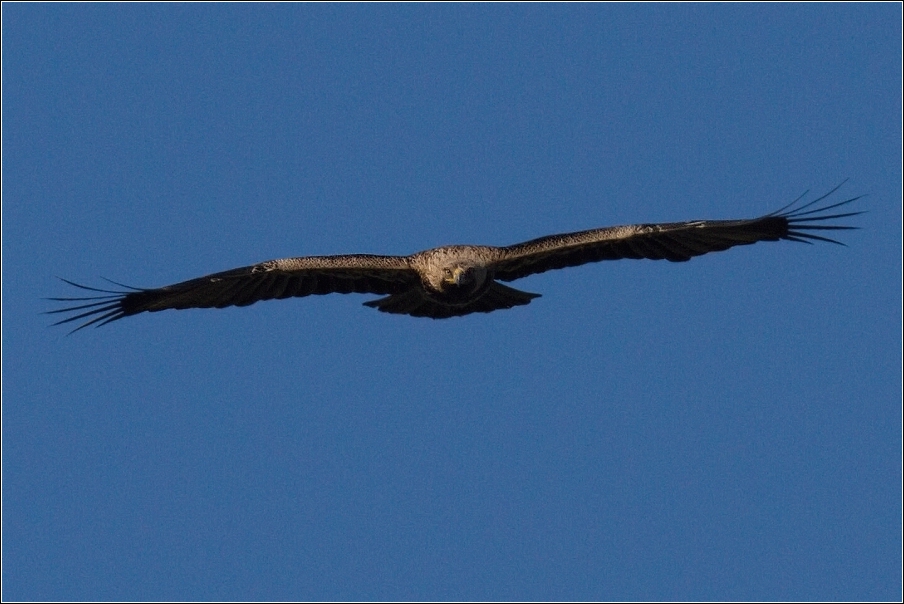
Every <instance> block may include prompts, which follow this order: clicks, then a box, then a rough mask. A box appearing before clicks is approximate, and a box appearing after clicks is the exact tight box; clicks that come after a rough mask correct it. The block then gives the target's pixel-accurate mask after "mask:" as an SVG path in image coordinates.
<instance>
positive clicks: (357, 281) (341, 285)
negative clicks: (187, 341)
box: [48, 254, 420, 331]
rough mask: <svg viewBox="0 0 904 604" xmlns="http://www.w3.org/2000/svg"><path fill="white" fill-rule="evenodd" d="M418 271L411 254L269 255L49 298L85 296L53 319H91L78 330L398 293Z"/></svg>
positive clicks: (85, 287)
mask: <svg viewBox="0 0 904 604" xmlns="http://www.w3.org/2000/svg"><path fill="white" fill-rule="evenodd" d="M419 280H420V279H419V277H418V274H417V272H416V271H415V270H414V269H412V268H411V263H410V261H409V259H408V257H407V256H373V255H369V254H357V255H347V256H307V257H302V258H284V259H281V260H269V261H267V262H261V263H260V264H255V265H252V266H244V267H241V268H236V269H232V270H229V271H224V272H222V273H215V274H212V275H207V276H206V277H199V278H197V279H191V280H189V281H183V282H182V283H176V284H173V285H167V286H164V287H158V288H156V289H138V288H132V287H128V286H123V287H128V289H131V290H133V291H129V292H126V291H109V290H103V289H97V288H93V287H87V286H85V285H79V284H78V283H73V282H72V281H68V280H66V279H63V281H66V283H69V284H70V285H74V286H75V287H79V288H81V289H85V290H90V291H94V292H100V293H103V294H107V295H103V296H90V297H84V298H50V299H51V300H55V301H58V302H84V304H79V305H76V306H68V307H66V308H61V309H59V310H52V311H49V313H48V314H54V313H73V312H78V311H84V312H81V313H79V314H76V315H75V316H71V317H68V318H66V319H63V320H62V321H59V322H57V323H54V325H59V324H61V323H69V322H70V321H76V320H78V319H83V318H85V319H88V320H87V322H85V323H84V324H82V325H79V326H78V327H77V328H76V329H74V330H73V331H78V330H79V329H82V328H84V327H87V326H89V325H93V324H95V323H96V324H97V325H98V327H99V326H100V325H104V324H106V323H109V322H110V321H116V320H117V319H121V318H123V317H127V316H130V315H134V314H138V313H140V312H145V311H150V312H156V311H160V310H166V309H170V308H175V309H185V308H225V307H227V306H248V305H249V304H254V303H255V302H259V301H261V300H274V299H283V298H291V297H296V298H300V297H304V296H310V295H319V294H330V293H340V294H348V293H352V292H355V293H370V294H395V293H399V292H402V291H405V290H406V289H408V288H410V287H411V286H412V285H415V284H417V283H419Z"/></svg>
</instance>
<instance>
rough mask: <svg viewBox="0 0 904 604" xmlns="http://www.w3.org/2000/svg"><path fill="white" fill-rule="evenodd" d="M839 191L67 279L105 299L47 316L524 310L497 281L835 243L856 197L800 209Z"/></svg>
mask: <svg viewBox="0 0 904 604" xmlns="http://www.w3.org/2000/svg"><path fill="white" fill-rule="evenodd" d="M842 184H843V183H842ZM840 186H841V185H839V187H840ZM837 189H838V187H835V188H834V189H832V190H831V191H829V192H828V193H826V194H825V195H823V196H822V197H819V198H818V199H816V200H814V201H811V202H810V203H807V204H805V205H803V206H800V207H798V208H797V209H794V210H790V211H786V210H788V208H790V207H791V206H793V205H794V204H796V203H797V201H795V202H794V203H792V204H791V205H789V206H786V207H785V208H782V209H781V210H779V211H777V212H773V213H772V214H767V215H766V216H762V217H760V218H752V219H746V220H696V221H691V222H673V223H663V224H638V225H629V226H616V227H608V228H602V229H594V230H590V231H581V232H577V233H565V234H561V235H550V236H548V237H541V238H539V239H533V240H531V241H526V242H524V243H518V244H515V245H511V246H508V247H492V246H485V245H450V246H445V247H439V248H435V249H431V250H425V251H423V252H418V253H416V254H412V255H411V256H373V255H363V254H361V255H350V256H307V257H302V258H285V259H282V260H269V261H267V262H262V263H260V264H255V265H253V266H247V267H243V268H237V269H233V270H230V271H225V272H222V273H215V274H213V275H207V276H206V277H200V278H198V279H192V280H190V281H184V282H182V283H176V284H174V285H167V286H165V287H160V288H157V289H137V288H129V289H130V290H133V291H129V292H123V291H118V292H117V291H108V290H101V289H95V288H93V287H86V286H84V285H79V284H77V283H73V282H71V281H67V280H65V279H64V281H66V282H67V283H69V284H71V285H74V286H76V287H79V288H81V289H86V290H90V291H95V292H101V293H104V294H108V295H104V296H91V297H86V298H51V299H52V300H57V301H61V302H84V304H79V305H77V306H69V307H67V308H62V309H59V310H53V311H50V312H51V313H71V312H78V311H83V312H80V313H78V314H76V315H75V316H71V317H68V318H66V319H63V320H62V321H59V322H58V323H55V325H58V324H60V323H68V322H70V321H76V320H78V319H83V318H86V319H88V320H87V321H86V322H85V323H84V324H82V325H80V326H79V327H77V328H76V329H75V330H74V331H78V330H79V329H82V328H83V327H87V326H88V325H93V324H97V325H98V326H100V325H104V324H105V323H109V322H110V321H115V320H117V319H121V318H123V317H127V316H130V315H134V314H138V313H141V312H145V311H150V312H156V311H159V310H166V309H169V308H175V309H185V308H224V307H226V306H248V305H249V304H254V303H255V302H258V301H260V300H272V299H282V298H291V297H304V296H309V295H319V294H330V293H342V294H348V293H353V292H354V293H369V294H383V295H386V294H389V295H388V296H387V297H385V298H380V299H377V300H372V301H370V302H365V305H367V306H370V307H373V308H376V309H378V310H381V311H383V312H388V313H396V314H406V315H412V316H415V317H431V318H434V319H444V318H447V317H454V316H460V315H467V314H470V313H473V312H491V311H493V310H499V309H503V308H511V307H513V306H520V305H523V304H528V303H530V301H531V300H532V299H534V298H536V297H538V296H539V294H532V293H528V292H523V291H519V290H517V289H513V288H511V287H508V286H505V285H503V284H502V283H499V281H513V280H515V279H520V278H521V277H526V276H527V275H533V274H536V273H542V272H545V271H548V270H552V269H559V268H565V267H568V266H577V265H580V264H586V263H588V262H599V261H601V260H617V259H620V258H649V259H653V260H662V259H665V260H671V261H672V262H683V261H685V260H689V259H691V258H692V257H694V256H699V255H702V254H706V253H708V252H715V251H721V250H726V249H728V248H730V247H733V246H736V245H748V244H751V243H756V242H757V241H779V240H782V239H786V240H789V241H801V242H805V243H810V242H811V241H813V240H817V241H828V242H832V243H839V242H837V241H835V240H833V239H829V238H827V237H822V236H820V235H816V234H814V233H812V232H811V231H819V230H845V229H852V228H856V227H849V226H839V225H826V224H814V223H819V222H820V221H824V220H831V219H838V218H846V217H849V216H854V215H856V214H860V212H845V213H841V214H826V212H827V211H828V210H831V209H833V208H837V207H839V206H843V205H845V204H849V203H851V202H853V201H856V200H857V199H859V197H854V198H851V199H847V200H845V201H841V202H838V203H834V204H831V205H828V206H823V207H820V208H817V209H813V210H808V211H804V210H805V208H808V207H810V206H812V205H813V204H815V203H818V202H820V201H822V200H824V199H826V198H827V197H828V196H829V195H831V194H832V193H834V192H835V191H836V190H837ZM798 201H799V200H798Z"/></svg>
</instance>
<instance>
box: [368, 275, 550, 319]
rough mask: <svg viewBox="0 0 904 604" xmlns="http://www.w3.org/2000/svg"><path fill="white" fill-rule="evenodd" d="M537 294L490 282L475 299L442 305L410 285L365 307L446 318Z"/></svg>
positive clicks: (509, 304)
mask: <svg viewBox="0 0 904 604" xmlns="http://www.w3.org/2000/svg"><path fill="white" fill-rule="evenodd" d="M539 297H540V294H532V293H530V292H523V291H521V290H518V289H515V288H513V287H508V286H506V285H502V284H501V283H497V282H496V281H493V283H491V284H490V287H489V288H488V289H487V291H486V292H485V293H484V294H483V295H482V296H480V297H479V298H477V299H476V300H474V301H472V302H469V303H467V304H464V305H460V306H453V305H450V304H442V303H441V302H437V301H435V300H431V299H430V298H428V297H427V295H426V294H425V293H424V290H422V289H420V288H412V289H409V290H407V291H404V292H402V293H400V294H393V295H391V296H387V297H385V298H380V299H378V300H371V301H370V302H365V303H364V306H370V307H371V308H376V309H377V310H379V311H381V312H388V313H392V314H397V315H411V316H412V317H430V318H431V319H448V318H449V317H460V316H463V315H469V314H471V313H474V312H493V311H494V310H502V309H505V308H512V307H513V306H523V305H525V304H530V301H531V300H533V299H534V298H539Z"/></svg>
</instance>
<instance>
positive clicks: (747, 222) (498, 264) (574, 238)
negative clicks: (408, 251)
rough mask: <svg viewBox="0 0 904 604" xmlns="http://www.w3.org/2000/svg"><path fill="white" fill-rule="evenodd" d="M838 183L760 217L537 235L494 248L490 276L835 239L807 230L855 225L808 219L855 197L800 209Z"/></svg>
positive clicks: (823, 217)
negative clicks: (802, 201)
mask: <svg viewBox="0 0 904 604" xmlns="http://www.w3.org/2000/svg"><path fill="white" fill-rule="evenodd" d="M842 184H844V183H842ZM840 186H841V185H838V187H840ZM838 187H835V188H834V189H832V190H831V191H829V192H828V193H826V194H825V195H823V196H822V197H819V198H818V199H815V200H813V201H811V202H809V203H807V204H805V205H803V206H800V207H798V208H796V209H793V210H790V211H786V210H788V208H790V207H791V206H793V205H794V204H795V203H797V201H795V202H794V203H792V204H790V205H789V206H786V207H785V208H782V209H781V210H778V211H776V212H773V213H772V214H767V215H766V216H761V217H760V218H751V219H744V220H694V221H690V222H670V223H661V224H636V225H626V226H615V227H608V228H602V229H593V230H590V231H580V232H577V233H564V234H561V235H550V236H548V237H540V238H539V239H533V240H531V241H526V242H524V243H518V244H516V245H512V246H509V247H504V248H500V252H499V256H498V260H496V261H495V262H493V263H492V265H491V267H492V269H493V270H494V274H495V278H496V279H499V280H501V281H512V280H513V279H520V278H521V277H525V276H527V275H533V274H536V273H542V272H545V271H548V270H553V269H559V268H565V267H568V266H578V265H581V264H586V263H588V262H600V261H602V260H619V259H622V258H648V259H651V260H663V259H665V260H671V261H672V262H683V261H686V260H690V259H691V258H693V257H694V256H700V255H702V254H706V253H709V252H718V251H722V250H727V249H728V248H730V247H734V246H736V245H749V244H751V243H756V242H757V241H779V240H782V239H786V240H789V241H802V242H804V243H810V242H811V241H829V242H831V243H840V242H838V241H835V240H834V239H830V238H828V237H823V236H821V235H816V234H814V233H812V232H811V231H827V230H828V231H833V230H847V229H855V228H857V227H850V226H839V225H827V224H814V223H819V222H820V221H824V220H833V219H838V218H846V217H848V216H855V215H857V214H861V213H862V212H845V213H841V214H826V212H827V211H829V210H832V209H833V208H838V207H840V206H843V205H846V204H849V203H852V202H854V201H856V200H858V199H860V197H853V198H851V199H847V200H845V201H841V202H838V203H835V204H831V205H828V206H824V207H820V208H816V209H812V210H806V208H808V207H810V206H812V205H813V204H815V203H818V202H820V201H823V200H825V199H826V198H827V197H828V196H829V195H831V194H832V193H834V192H835V191H837V190H838ZM798 201H799V199H798ZM805 210H806V211H805Z"/></svg>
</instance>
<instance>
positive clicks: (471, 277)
mask: <svg viewBox="0 0 904 604" xmlns="http://www.w3.org/2000/svg"><path fill="white" fill-rule="evenodd" d="M486 278H487V269H486V267H484V266H479V265H476V264H467V263H460V262H457V263H454V264H451V265H449V266H444V267H443V269H442V282H441V286H440V290H441V291H443V292H449V293H452V292H456V293H461V294H474V293H477V292H478V291H479V290H480V289H481V287H482V286H483V284H484V283H485V282H486Z"/></svg>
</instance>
